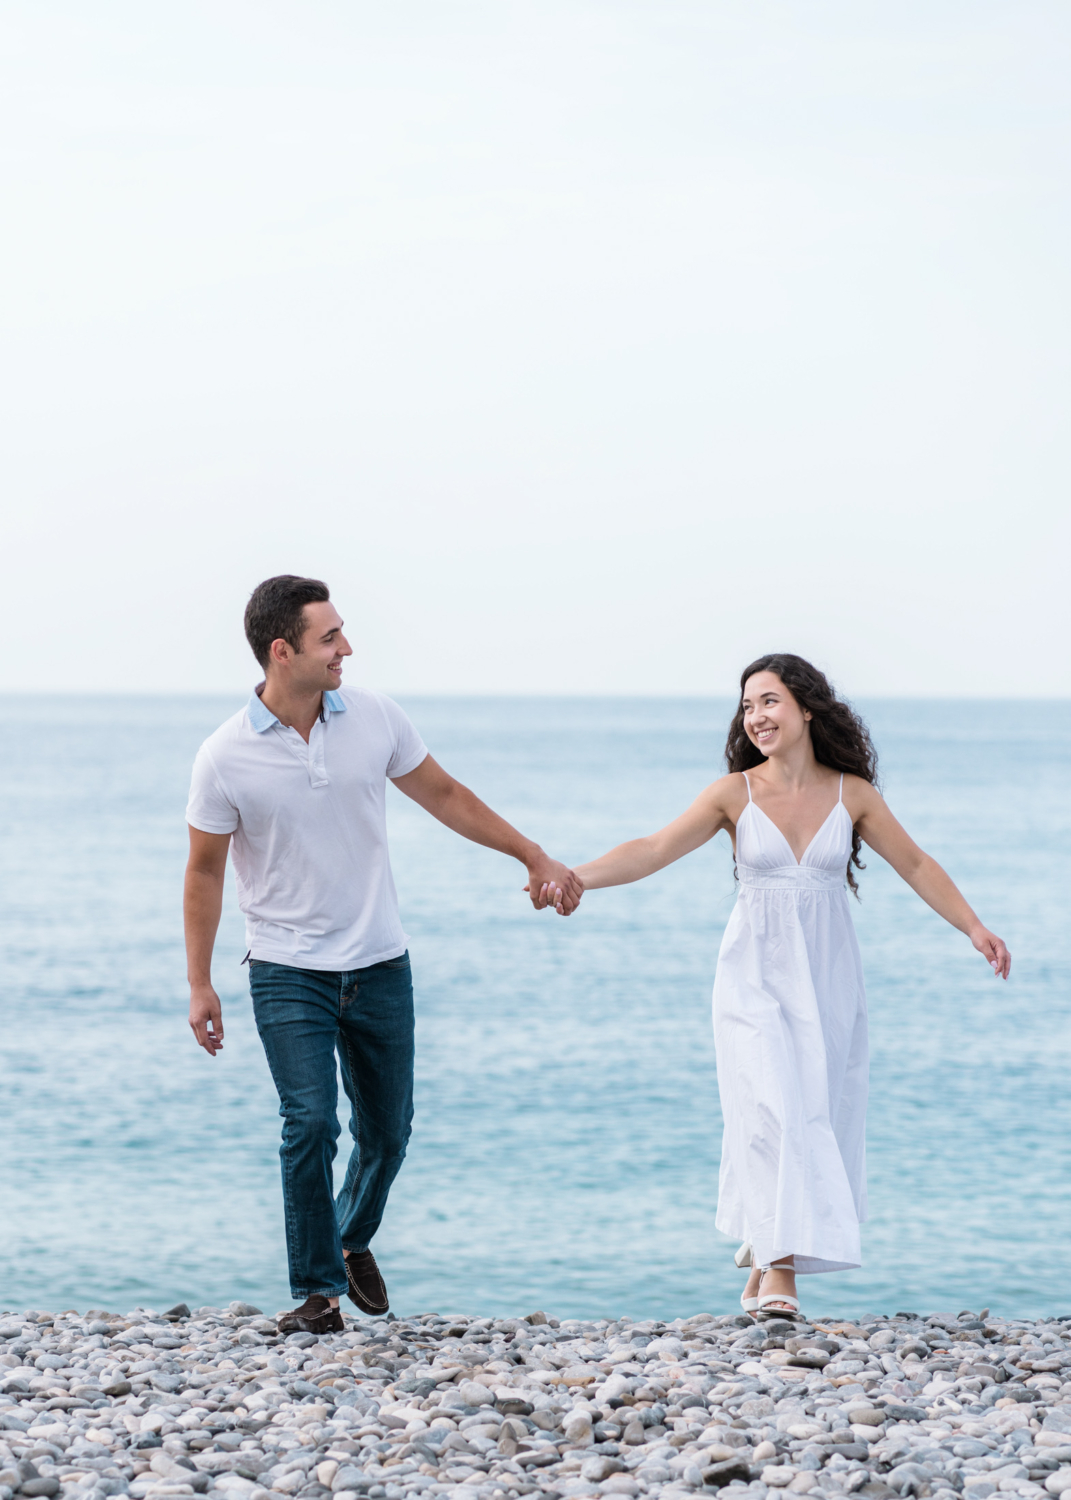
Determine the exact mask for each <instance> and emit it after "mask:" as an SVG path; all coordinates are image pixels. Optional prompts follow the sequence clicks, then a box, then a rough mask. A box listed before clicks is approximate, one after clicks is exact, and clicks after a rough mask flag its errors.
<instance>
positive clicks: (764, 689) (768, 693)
mask: <svg viewBox="0 0 1071 1500" xmlns="http://www.w3.org/2000/svg"><path fill="white" fill-rule="evenodd" d="M743 707H744V733H745V734H746V735H747V737H748V739H749V740H750V741H751V743H752V744H753V745H755V746H756V747H757V748H758V749H759V750H760V751H761V752H762V754H763V755H767V756H770V755H784V754H786V753H787V752H788V751H789V750H791V749H792V748H793V747H794V746H795V745H798V744H799V742H800V741H801V740H802V739H804V738H805V737H807V738H809V737H810V733H811V731H810V730H809V729H808V727H807V725H808V722H809V721H810V717H811V715H810V714H809V713H808V712H807V711H806V710H805V709H802V708H800V706H799V704H798V703H797V702H796V700H795V698H793V696H792V694H791V693H790V692H789V690H788V688H787V687H785V684H784V683H783V682H782V681H781V679H780V677H778V676H777V674H776V672H756V673H755V675H754V676H753V677H749V678H748V680H747V681H746V682H745V683H744V700H743Z"/></svg>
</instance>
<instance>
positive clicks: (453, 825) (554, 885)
mask: <svg viewBox="0 0 1071 1500" xmlns="http://www.w3.org/2000/svg"><path fill="white" fill-rule="evenodd" d="M392 780H393V781H394V785H395V786H396V787H397V788H398V790H399V791H400V792H404V793H405V795H406V796H407V797H411V798H412V799H413V801H414V802H416V803H417V804H418V805H419V806H420V807H422V808H423V809H424V811H425V812H429V813H431V815H432V817H433V818H438V820H439V822H440V823H445V825H446V827H447V828H450V829H452V830H453V832H454V833H460V834H461V836H462V838H466V839H471V840H472V842H473V843H474V844H483V845H484V846H485V847H486V848H488V849H497V850H498V851H499V853H500V854H511V855H512V856H513V858H514V859H519V860H520V862H521V864H522V865H524V867H525V869H526V870H527V871H528V892H529V895H530V896H531V900H532V905H533V906H534V907H536V908H542V907H545V906H552V905H554V904H555V901H556V900H557V901H559V902H560V907H559V910H560V911H561V912H562V914H563V915H564V916H568V915H569V914H570V913H572V912H573V911H575V910H576V908H577V906H578V905H579V903H580V897H581V896H582V895H583V887H582V886H581V884H580V882H579V880H577V878H576V876H575V875H574V874H573V872H572V870H570V869H568V868H567V866H565V865H563V864H560V863H559V861H558V860H556V859H551V858H550V857H549V855H547V854H545V853H544V852H543V850H542V849H541V848H540V847H539V845H538V844H534V843H533V842H532V840H531V839H526V838H525V837H524V835H523V834H521V833H518V832H517V830H516V828H514V827H513V825H512V824H510V823H507V822H506V820H505V818H500V817H499V816H498V814H497V813H496V812H492V811H491V809H490V808H489V807H488V806H487V804H486V803H485V802H481V801H480V799H479V797H477V796H476V795H475V794H474V793H473V792H470V791H469V789H468V787H467V786H462V785H461V782H460V781H455V780H454V778H453V777H452V776H451V775H450V773H449V772H448V771H444V770H443V768H442V766H440V765H439V764H438V763H437V762H436V761H435V760H433V759H432V757H431V756H430V755H429V756H426V757H425V759H424V760H423V761H421V763H420V765H419V766H417V768H416V770H415V771H407V772H406V774H405V775H404V776H395V777H393V778H392ZM544 887H547V888H548V889H549V891H550V896H549V898H548V895H547V892H546V891H545V890H544Z"/></svg>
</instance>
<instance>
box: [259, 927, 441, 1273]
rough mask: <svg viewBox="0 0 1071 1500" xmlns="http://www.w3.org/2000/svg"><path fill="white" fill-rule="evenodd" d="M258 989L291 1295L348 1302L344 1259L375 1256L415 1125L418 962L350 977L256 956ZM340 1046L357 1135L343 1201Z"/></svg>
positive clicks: (390, 962) (393, 962)
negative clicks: (339, 1178)
mask: <svg viewBox="0 0 1071 1500" xmlns="http://www.w3.org/2000/svg"><path fill="white" fill-rule="evenodd" d="M249 988H250V990H251V992H252V995H253V1014H254V1016H255V1017H256V1023H257V1030H258V1031H259V1033H260V1040H261V1041H262V1042H263V1044H264V1051H265V1054H266V1055H267V1059H268V1067H269V1068H270V1069H271V1075H272V1078H273V1079H274V1080H275V1087H276V1089H277V1090H278V1092H279V1113H280V1114H281V1115H282V1117H283V1143H282V1145H281V1146H280V1148H279V1156H280V1158H281V1160H282V1169H283V1207H284V1211H285V1214H286V1250H287V1256H288V1258H289V1262H290V1291H291V1295H292V1296H294V1297H301V1298H305V1297H311V1296H313V1295H314V1294H317V1293H318V1294H319V1295H320V1296H322V1297H341V1296H343V1295H344V1294H345V1292H346V1290H347V1282H346V1263H345V1260H344V1258H343V1253H342V1252H343V1250H366V1249H367V1248H368V1243H369V1241H370V1240H371V1238H372V1236H373V1235H374V1234H375V1232H376V1230H377V1229H378V1228H379V1225H380V1221H381V1220H382V1218H383V1210H384V1208H385V1207H386V1204H387V1194H388V1193H389V1192H390V1187H391V1183H392V1182H393V1181H394V1179H395V1177H396V1176H397V1175H398V1169H399V1167H400V1166H401V1164H402V1161H403V1159H404V1157H405V1148H406V1145H407V1143H408V1140H409V1131H410V1126H411V1125H412V1120H413V977H412V973H411V971H410V968H409V955H408V953H405V954H403V955H402V957H401V958H389V959H387V960H386V961H385V962H384V963H379V964H371V965H370V966H369V967H368V968H366V969H352V970H350V971H349V972H347V973H344V974H339V973H330V972H325V971H323V970H317V969H293V968H290V967H289V965H286V964H274V963H258V962H257V961H256V960H255V959H254V960H253V961H252V962H251V963H250V966H249ZM336 1050H337V1052H338V1060H339V1064H340V1066H341V1070H342V1084H343V1087H344V1088H345V1090H346V1095H347V1097H348V1099H349V1101H350V1106H351V1109H350V1134H351V1135H352V1136H353V1140H354V1147H353V1150H352V1152H351V1153H350V1159H349V1165H348V1166H347V1168H346V1177H345V1181H344V1182H343V1184H342V1190H341V1192H340V1193H339V1195H338V1198H337V1199H336V1198H335V1195H334V1186H333V1173H332V1167H333V1164H334V1160H335V1155H336V1153H337V1151H338V1146H337V1141H338V1137H339V1134H340V1133H341V1127H340V1126H339V1123H338V1084H337V1081H336V1073H335V1053H336Z"/></svg>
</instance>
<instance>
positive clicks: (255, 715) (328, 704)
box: [246, 682, 346, 734]
mask: <svg viewBox="0 0 1071 1500" xmlns="http://www.w3.org/2000/svg"><path fill="white" fill-rule="evenodd" d="M263 687H264V684H263V683H262V682H260V683H258V684H257V686H256V687H255V688H254V689H253V692H252V693H251V694H250V697H249V702H248V703H247V704H246V712H247V713H248V715H249V722H250V724H251V725H252V727H253V728H254V729H255V730H256V732H257V734H263V733H264V731H265V730H266V729H270V728H271V727H272V725H273V724H278V722H279V720H278V719H277V718H276V717H275V715H274V714H273V713H272V711H271V709H270V708H266V707H265V706H264V703H263V701H262V700H261V696H260V694H261V691H262V689H263ZM323 703H324V708H325V710H326V711H327V712H328V713H329V714H344V713H345V712H346V705H345V703H344V702H343V699H342V694H341V693H340V692H338V691H337V690H336V689H335V688H331V689H329V690H328V691H327V692H326V693H324V699H323Z"/></svg>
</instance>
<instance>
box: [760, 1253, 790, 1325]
mask: <svg viewBox="0 0 1071 1500" xmlns="http://www.w3.org/2000/svg"><path fill="white" fill-rule="evenodd" d="M794 1270H795V1266H786V1265H783V1264H781V1265H779V1264H778V1263H777V1262H776V1261H775V1262H774V1263H773V1264H772V1265H769V1266H760V1267H759V1271H760V1273H761V1274H760V1277H759V1289H760V1291H761V1289H762V1277H763V1276H765V1275H766V1272H767V1271H794ZM749 1300H750V1299H749ZM786 1303H787V1304H788V1305H787V1306H785V1304H786ZM777 1304H781V1305H780V1306H777ZM751 1316H752V1317H753V1318H754V1319H755V1320H756V1321H757V1322H759V1323H772V1322H774V1321H775V1320H776V1319H778V1318H781V1319H784V1320H786V1321H787V1322H790V1323H791V1322H803V1321H804V1318H803V1314H802V1313H801V1312H800V1302H799V1298H798V1297H790V1296H789V1295H788V1293H787V1292H768V1293H767V1294H766V1296H765V1297H762V1296H759V1297H756V1298H755V1310H754V1312H752V1314H751Z"/></svg>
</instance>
